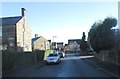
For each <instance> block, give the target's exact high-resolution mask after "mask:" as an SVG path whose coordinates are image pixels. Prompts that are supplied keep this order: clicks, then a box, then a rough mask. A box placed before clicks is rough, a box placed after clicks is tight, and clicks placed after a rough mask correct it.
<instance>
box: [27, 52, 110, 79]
mask: <svg viewBox="0 0 120 79" xmlns="http://www.w3.org/2000/svg"><path fill="white" fill-rule="evenodd" d="M82 58H86V57H85V56H83V57H82V56H79V55H77V54H67V57H65V58H63V59H62V61H61V63H60V64H51V65H45V66H43V67H41V68H37V69H36V70H34V71H32V72H30V73H28V74H26V75H25V77H110V75H108V74H107V73H105V72H103V71H101V70H98V69H96V68H94V67H93V66H91V65H89V64H87V63H85V62H83V61H82V60H81V59H82Z"/></svg>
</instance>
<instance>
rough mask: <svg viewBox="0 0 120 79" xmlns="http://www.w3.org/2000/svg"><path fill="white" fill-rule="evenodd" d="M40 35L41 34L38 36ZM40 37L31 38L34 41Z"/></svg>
mask: <svg viewBox="0 0 120 79" xmlns="http://www.w3.org/2000/svg"><path fill="white" fill-rule="evenodd" d="M40 37H41V36H40ZM40 37H37V38H32V42H35V41H36V40H37V39H39V38H40Z"/></svg>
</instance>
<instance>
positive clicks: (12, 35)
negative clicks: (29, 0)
mask: <svg viewBox="0 0 120 79" xmlns="http://www.w3.org/2000/svg"><path fill="white" fill-rule="evenodd" d="M21 12H22V16H13V17H3V18H0V20H2V21H0V26H2V45H3V50H6V49H13V50H16V51H24V52H26V51H32V47H31V30H30V27H29V25H28V22H27V19H26V9H25V8H22V9H21Z"/></svg>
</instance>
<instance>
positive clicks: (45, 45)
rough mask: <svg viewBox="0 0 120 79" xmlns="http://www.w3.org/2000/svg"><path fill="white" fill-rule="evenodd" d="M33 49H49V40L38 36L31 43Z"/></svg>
mask: <svg viewBox="0 0 120 79" xmlns="http://www.w3.org/2000/svg"><path fill="white" fill-rule="evenodd" d="M33 45H34V46H33V47H34V48H33V50H36V49H39V50H46V49H50V44H49V41H47V40H46V39H45V38H43V37H40V38H39V39H37V40H36V41H35V42H34V43H33Z"/></svg>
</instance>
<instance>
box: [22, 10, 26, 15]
mask: <svg viewBox="0 0 120 79" xmlns="http://www.w3.org/2000/svg"><path fill="white" fill-rule="evenodd" d="M22 16H26V9H25V8H22Z"/></svg>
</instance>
